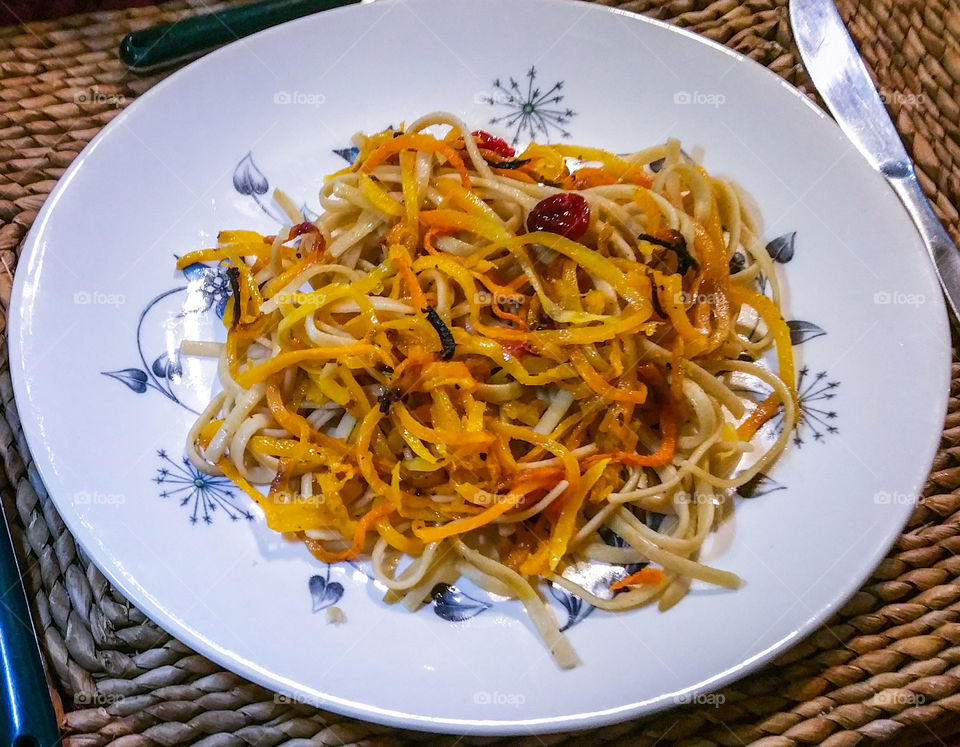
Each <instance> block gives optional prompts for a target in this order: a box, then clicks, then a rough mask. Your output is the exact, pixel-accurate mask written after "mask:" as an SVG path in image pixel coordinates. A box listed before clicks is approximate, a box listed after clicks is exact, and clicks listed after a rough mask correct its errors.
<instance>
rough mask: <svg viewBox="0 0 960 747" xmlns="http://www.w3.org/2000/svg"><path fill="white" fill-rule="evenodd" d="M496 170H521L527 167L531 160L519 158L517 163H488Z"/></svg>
mask: <svg viewBox="0 0 960 747" xmlns="http://www.w3.org/2000/svg"><path fill="white" fill-rule="evenodd" d="M487 163H488V164H490V165H491V166H492V167H493V168H495V169H519V168H520V167H521V166H526V165H527V164H528V163H530V159H529V158H518V159H517V160H516V161H501V162H500V163H494V162H493V161H487Z"/></svg>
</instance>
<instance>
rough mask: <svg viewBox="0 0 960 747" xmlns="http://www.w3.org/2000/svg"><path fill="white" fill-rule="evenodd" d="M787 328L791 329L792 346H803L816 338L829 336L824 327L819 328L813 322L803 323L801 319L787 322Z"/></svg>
mask: <svg viewBox="0 0 960 747" xmlns="http://www.w3.org/2000/svg"><path fill="white" fill-rule="evenodd" d="M787 326H788V327H789V328H790V344H791V345H802V344H803V343H805V342H806V341H807V340H812V339H813V338H814V337H820V336H822V335H825V334H827V331H826V330H825V329H824V328H823V327H819V326H817V325H816V324H814V323H813V322H804V321H801V320H800V319H791V320H790V321H789V322H787Z"/></svg>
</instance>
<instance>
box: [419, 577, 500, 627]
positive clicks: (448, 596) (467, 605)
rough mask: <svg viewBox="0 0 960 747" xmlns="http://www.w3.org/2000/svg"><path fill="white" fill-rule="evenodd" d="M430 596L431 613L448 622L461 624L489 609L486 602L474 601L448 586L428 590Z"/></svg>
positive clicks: (437, 586) (443, 585) (442, 585)
mask: <svg viewBox="0 0 960 747" xmlns="http://www.w3.org/2000/svg"><path fill="white" fill-rule="evenodd" d="M430 596H431V597H433V605H434V607H433V611H434V612H436V613H437V616H438V617H442V618H443V619H444V620H447V621H449V622H463V621H464V620H469V619H470V618H471V617H476V616H477V615H479V614H480V613H481V612H484V611H486V610H488V609H490V604H489V603H488V602H481V601H480V600H479V599H474V598H473V597H471V596H468V595H466V594H464V593H463V592H462V591H460V590H459V589H457V588H456V587H455V586H451V585H450V584H437V585H436V586H434V587H433V589H431V590H430Z"/></svg>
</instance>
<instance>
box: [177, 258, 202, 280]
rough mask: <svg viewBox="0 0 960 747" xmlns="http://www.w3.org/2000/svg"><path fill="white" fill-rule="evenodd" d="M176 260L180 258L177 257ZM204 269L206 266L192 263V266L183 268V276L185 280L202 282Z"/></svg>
mask: <svg viewBox="0 0 960 747" xmlns="http://www.w3.org/2000/svg"><path fill="white" fill-rule="evenodd" d="M177 259H180V258H179V257H177ZM206 269H207V266H206V265H204V264H201V263H200V262H194V263H193V264H192V265H187V266H186V267H184V268H183V275H184V277H186V278H187V280H203V271H204V270H206Z"/></svg>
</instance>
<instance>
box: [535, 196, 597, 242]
mask: <svg viewBox="0 0 960 747" xmlns="http://www.w3.org/2000/svg"><path fill="white" fill-rule="evenodd" d="M589 225H590V205H588V204H587V201H586V200H585V199H583V197H581V196H580V195H578V194H575V193H573V192H560V193H559V194H555V195H551V196H550V197H546V198H544V199H542V200H540V202H538V203H537V204H536V205H534V207H533V210H531V211H530V215H528V216H527V230H528V231H549V232H550V233H558V234H560V235H561V236H566V237H567V238H568V239H579V238H580V237H581V236H583V234H585V233H586V231H587V227H588V226H589Z"/></svg>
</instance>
